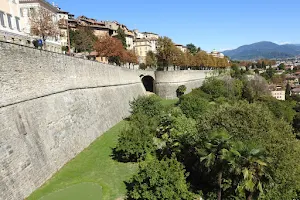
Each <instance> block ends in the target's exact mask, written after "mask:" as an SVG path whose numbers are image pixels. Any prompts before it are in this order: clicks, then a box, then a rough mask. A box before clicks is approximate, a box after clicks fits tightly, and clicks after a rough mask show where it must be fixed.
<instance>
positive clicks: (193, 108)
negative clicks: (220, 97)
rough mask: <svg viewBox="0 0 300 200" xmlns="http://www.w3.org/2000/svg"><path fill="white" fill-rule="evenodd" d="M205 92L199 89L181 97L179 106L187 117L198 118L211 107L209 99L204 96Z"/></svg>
mask: <svg viewBox="0 0 300 200" xmlns="http://www.w3.org/2000/svg"><path fill="white" fill-rule="evenodd" d="M203 93H204V92H202V91H201V90H199V89H197V90H193V91H192V92H191V93H189V94H186V95H183V96H181V97H180V103H179V107H180V108H181V110H182V112H183V113H184V114H185V115H186V116H187V117H190V118H194V119H196V120H198V119H199V118H200V116H201V115H203V114H204V113H205V112H206V111H207V110H208V109H209V107H210V104H209V101H208V100H207V99H205V98H204V97H203V96H205V94H203ZM207 96H208V95H207ZM207 98H210V97H207Z"/></svg>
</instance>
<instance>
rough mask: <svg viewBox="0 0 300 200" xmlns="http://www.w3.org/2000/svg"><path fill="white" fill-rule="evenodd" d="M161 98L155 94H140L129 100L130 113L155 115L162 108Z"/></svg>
mask: <svg viewBox="0 0 300 200" xmlns="http://www.w3.org/2000/svg"><path fill="white" fill-rule="evenodd" d="M160 101H161V99H160V98H159V97H158V96H156V95H151V96H141V97H138V98H137V99H134V100H133V101H131V102H130V103H129V104H130V108H131V114H133V115H135V114H137V113H141V114H144V115H146V116H149V117H157V116H158V115H159V114H160V113H161V112H162V110H163V105H162V104H161V102H160Z"/></svg>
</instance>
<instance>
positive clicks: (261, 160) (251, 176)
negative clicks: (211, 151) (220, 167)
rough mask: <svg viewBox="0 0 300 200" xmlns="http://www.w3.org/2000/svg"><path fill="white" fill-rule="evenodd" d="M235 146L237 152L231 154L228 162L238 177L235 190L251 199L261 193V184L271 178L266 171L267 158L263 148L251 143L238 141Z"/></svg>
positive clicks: (248, 199)
mask: <svg viewBox="0 0 300 200" xmlns="http://www.w3.org/2000/svg"><path fill="white" fill-rule="evenodd" d="M235 148H236V149H237V150H238V152H239V154H235V155H234V156H232V155H231V157H232V158H231V159H230V162H229V164H230V165H231V172H234V173H235V174H236V175H237V176H238V177H239V183H238V185H237V188H236V190H237V192H238V193H239V194H242V195H243V196H246V199H247V200H252V199H253V197H254V196H260V194H262V193H263V184H264V183H266V182H267V181H269V180H270V179H271V177H270V175H269V173H268V163H269V159H268V158H267V157H266V156H265V151H264V150H262V149H260V148H257V147H255V146H253V145H245V144H242V143H239V144H238V145H235ZM233 157H235V158H233ZM227 159H228V158H227Z"/></svg>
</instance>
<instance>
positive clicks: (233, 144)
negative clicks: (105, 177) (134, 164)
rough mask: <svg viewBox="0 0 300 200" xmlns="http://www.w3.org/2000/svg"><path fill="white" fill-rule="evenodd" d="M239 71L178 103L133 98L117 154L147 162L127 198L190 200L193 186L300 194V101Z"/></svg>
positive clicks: (254, 195) (220, 194) (208, 194)
mask: <svg viewBox="0 0 300 200" xmlns="http://www.w3.org/2000/svg"><path fill="white" fill-rule="evenodd" d="M234 75H235V76H237V75H236V74H234ZM237 77H239V79H235V78H231V77H218V78H210V79H208V80H206V81H205V83H204V84H203V86H202V87H201V88H200V89H196V90H193V91H192V92H191V93H189V94H186V95H182V96H181V97H180V100H179V103H178V106H177V107H164V106H162V105H161V103H160V99H159V98H157V97H155V96H152V97H141V98H139V99H136V100H135V101H133V102H131V108H132V116H131V117H130V119H129V120H130V122H129V127H128V128H127V129H126V130H124V132H122V133H121V136H120V138H119V142H118V145H117V147H116V149H115V150H116V151H115V152H118V154H117V155H118V157H119V158H122V159H123V160H125V161H140V160H145V159H146V160H147V162H142V164H141V166H140V170H139V172H138V174H136V175H135V176H134V177H133V178H132V179H131V181H130V182H129V185H128V193H127V195H128V199H190V198H192V195H191V193H190V192H189V191H192V192H193V193H195V194H196V193H197V194H201V196H202V197H204V198H205V199H249V200H250V199H270V200H271V199H293V198H294V199H297V198H299V196H297V195H299V191H300V165H299V164H298V163H299V162H300V143H299V140H297V139H296V136H295V134H293V128H292V124H294V125H295V128H296V129H295V130H297V131H298V130H300V128H299V127H300V125H299V124H300V122H299V121H300V117H299V116H300V115H299V114H296V112H295V111H297V112H298V113H299V111H300V106H299V105H300V104H299V103H298V104H296V103H295V102H293V101H286V102H281V101H278V100H276V99H274V98H272V97H270V96H268V95H269V94H268V91H266V90H265V88H264V87H265V81H264V80H262V79H261V77H254V79H248V78H246V77H244V76H243V74H238V76H237ZM253 80H257V81H253ZM295 114H296V115H295ZM149 157H150V158H152V159H150V161H149V160H148V159H147V158H149ZM122 159H121V160H122ZM179 162H181V164H180V163H179ZM184 169H185V170H186V171H187V172H189V174H190V175H189V176H187V177H186V176H185V175H184V173H185V170H184ZM186 181H187V182H188V183H189V184H186ZM176 182H177V183H176ZM189 185H190V187H189Z"/></svg>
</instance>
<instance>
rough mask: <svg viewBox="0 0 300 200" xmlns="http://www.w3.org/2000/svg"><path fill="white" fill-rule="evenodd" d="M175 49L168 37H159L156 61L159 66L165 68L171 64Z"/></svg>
mask: <svg viewBox="0 0 300 200" xmlns="http://www.w3.org/2000/svg"><path fill="white" fill-rule="evenodd" d="M176 50H177V47H176V46H175V45H174V43H173V42H172V40H171V39H170V38H168V37H160V38H158V40H157V59H158V63H159V64H160V65H161V66H164V67H167V66H170V65H172V64H173V61H174V57H175V55H176Z"/></svg>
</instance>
